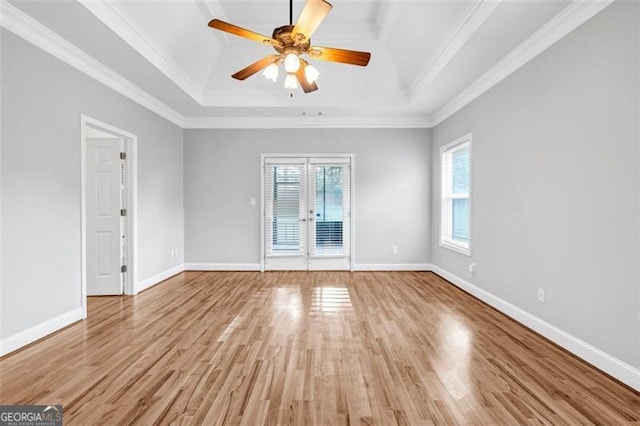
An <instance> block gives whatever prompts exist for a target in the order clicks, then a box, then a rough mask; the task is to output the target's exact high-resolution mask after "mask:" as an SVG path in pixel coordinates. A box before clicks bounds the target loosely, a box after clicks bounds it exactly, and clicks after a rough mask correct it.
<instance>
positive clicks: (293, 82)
mask: <svg viewBox="0 0 640 426" xmlns="http://www.w3.org/2000/svg"><path fill="white" fill-rule="evenodd" d="M284 87H285V88H286V89H289V90H295V89H297V88H298V80H297V79H296V75H295V74H292V73H287V77H286V78H285V79H284Z"/></svg>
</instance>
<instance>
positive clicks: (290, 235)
mask: <svg viewBox="0 0 640 426" xmlns="http://www.w3.org/2000/svg"><path fill="white" fill-rule="evenodd" d="M272 195H273V224H272V225H273V227H272V230H273V232H272V238H273V240H272V243H273V251H298V250H299V249H300V217H299V216H300V168H299V167H290V166H276V167H274V168H273V194H272Z"/></svg>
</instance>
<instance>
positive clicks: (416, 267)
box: [351, 263, 432, 271]
mask: <svg viewBox="0 0 640 426" xmlns="http://www.w3.org/2000/svg"><path fill="white" fill-rule="evenodd" d="M431 267H432V265H431V264H430V263H356V264H354V265H353V268H351V270H352V271H431Z"/></svg>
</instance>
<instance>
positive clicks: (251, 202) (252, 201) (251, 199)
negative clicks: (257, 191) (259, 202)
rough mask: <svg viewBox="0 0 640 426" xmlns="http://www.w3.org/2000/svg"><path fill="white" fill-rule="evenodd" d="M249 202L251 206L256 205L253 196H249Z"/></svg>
mask: <svg viewBox="0 0 640 426" xmlns="http://www.w3.org/2000/svg"><path fill="white" fill-rule="evenodd" d="M249 204H251V205H252V206H255V205H256V199H255V198H253V197H251V198H249Z"/></svg>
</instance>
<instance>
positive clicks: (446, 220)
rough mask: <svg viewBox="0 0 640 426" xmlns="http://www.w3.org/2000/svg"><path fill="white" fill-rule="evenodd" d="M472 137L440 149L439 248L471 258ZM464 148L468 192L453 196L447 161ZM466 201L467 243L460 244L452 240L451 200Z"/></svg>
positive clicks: (466, 136)
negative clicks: (466, 162) (467, 171)
mask: <svg viewBox="0 0 640 426" xmlns="http://www.w3.org/2000/svg"><path fill="white" fill-rule="evenodd" d="M471 140H472V135H471V133H469V134H467V135H465V136H462V137H461V138H458V139H456V140H454V141H452V142H449V143H447V144H445V145H443V146H442V147H440V235H439V243H440V247H443V248H446V249H449V250H452V251H455V252H458V253H461V254H464V255H467V256H471V222H472V221H471V217H472V195H471V194H472V182H473V177H472V164H471V163H472V159H473V156H472V146H471V145H472V144H471ZM465 147H468V148H469V192H468V193H462V194H453V193H452V192H451V186H452V183H451V181H452V174H451V170H450V167H448V164H450V161H449V159H450V158H451V157H452V156H453V153H455V152H456V151H458V150H460V149H464V148H465ZM454 199H467V200H469V241H468V242H467V243H462V242H460V241H455V240H454V239H453V231H452V226H453V208H452V204H453V200H454Z"/></svg>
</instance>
